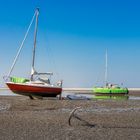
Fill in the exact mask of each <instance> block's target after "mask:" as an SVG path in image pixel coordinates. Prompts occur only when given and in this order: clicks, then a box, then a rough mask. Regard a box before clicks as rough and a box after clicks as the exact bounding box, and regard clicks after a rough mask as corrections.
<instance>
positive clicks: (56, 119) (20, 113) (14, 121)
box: [0, 96, 140, 140]
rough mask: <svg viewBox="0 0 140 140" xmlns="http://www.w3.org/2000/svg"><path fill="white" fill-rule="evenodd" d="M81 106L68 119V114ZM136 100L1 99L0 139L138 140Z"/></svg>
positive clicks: (138, 105)
mask: <svg viewBox="0 0 140 140" xmlns="http://www.w3.org/2000/svg"><path fill="white" fill-rule="evenodd" d="M76 107H80V109H78V110H77V111H76V112H75V115H74V116H73V117H72V118H71V125H69V123H68V120H69V116H70V113H71V111H72V110H73V109H74V108H76ZM139 138H140V101H139V100H120V101H118V100H56V99H44V100H39V99H35V100H30V99H29V98H28V97H25V96H0V139H2V140H31V139H34V140H46V139H48V140H54V139H55V140H85V139H95V140H105V139H106V140H108V139H115V140H120V139H123V140H128V139H131V140H137V139H139Z"/></svg>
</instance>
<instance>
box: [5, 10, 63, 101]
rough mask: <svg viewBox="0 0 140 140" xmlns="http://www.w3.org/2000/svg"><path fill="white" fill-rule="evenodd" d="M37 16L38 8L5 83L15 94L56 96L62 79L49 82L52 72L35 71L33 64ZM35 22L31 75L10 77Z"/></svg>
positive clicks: (60, 88)
mask: <svg viewBox="0 0 140 140" xmlns="http://www.w3.org/2000/svg"><path fill="white" fill-rule="evenodd" d="M38 16H39V9H38V8H37V9H36V10H35V13H34V16H33V18H32V20H31V23H30V25H29V27H28V30H27V32H26V34H25V37H24V39H23V41H22V43H21V46H20V48H19V50H18V53H17V55H16V57H15V59H14V62H13V64H12V67H11V69H10V71H9V73H8V76H6V78H5V80H6V84H7V86H8V87H9V89H10V90H11V91H12V92H14V93H17V94H20V95H26V96H29V97H30V98H31V99H33V96H41V97H56V96H57V95H61V92H62V81H58V82H57V83H56V84H51V82H50V79H49V78H48V76H49V75H52V74H53V73H52V72H47V73H38V72H36V71H35V68H34V64H35V50H36V36H37V27H38ZM34 19H36V22H35V32H34V47H33V58H32V67H31V77H30V79H26V78H20V77H12V76H11V73H12V70H13V68H14V66H15V64H16V61H17V59H18V57H19V55H20V52H21V50H22V48H23V45H24V42H25V40H26V38H27V35H28V32H29V30H30V27H31V25H32V23H33V21H34ZM41 75H43V76H44V75H45V76H46V78H45V79H44V78H40V76H41ZM36 77H37V78H36Z"/></svg>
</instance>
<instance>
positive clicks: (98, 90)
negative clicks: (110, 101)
mask: <svg viewBox="0 0 140 140" xmlns="http://www.w3.org/2000/svg"><path fill="white" fill-rule="evenodd" d="M93 92H94V93H95V94H103V95H104V94H111V95H112V94H114V95H116V94H128V89H127V88H120V87H116V88H108V87H103V88H102V87H101V88H99V87H95V88H93Z"/></svg>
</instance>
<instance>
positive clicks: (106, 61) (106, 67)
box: [105, 49, 108, 84]
mask: <svg viewBox="0 0 140 140" xmlns="http://www.w3.org/2000/svg"><path fill="white" fill-rule="evenodd" d="M107 64H108V58H107V49H106V53H105V84H107V70H108V66H107Z"/></svg>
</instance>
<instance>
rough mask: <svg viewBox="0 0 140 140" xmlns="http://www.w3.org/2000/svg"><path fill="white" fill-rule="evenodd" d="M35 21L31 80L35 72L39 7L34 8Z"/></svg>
mask: <svg viewBox="0 0 140 140" xmlns="http://www.w3.org/2000/svg"><path fill="white" fill-rule="evenodd" d="M35 13H36V22H35V31H34V47H33V57H32V67H31V81H32V80H33V75H34V74H35V68H34V65H35V49H36V37H37V27H38V16H39V8H37V9H36V12H35Z"/></svg>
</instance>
